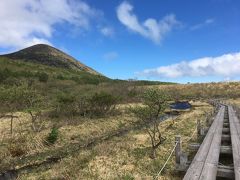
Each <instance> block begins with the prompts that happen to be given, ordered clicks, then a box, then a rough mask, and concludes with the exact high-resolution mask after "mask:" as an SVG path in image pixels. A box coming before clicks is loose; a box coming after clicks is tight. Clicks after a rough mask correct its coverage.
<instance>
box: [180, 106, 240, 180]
mask: <svg viewBox="0 0 240 180" xmlns="http://www.w3.org/2000/svg"><path fill="white" fill-rule="evenodd" d="M199 146H200V147H199V149H198V151H197V153H196V155H195V157H194V159H193V160H192V161H191V164H190V166H189V168H188V169H187V172H186V174H185V176H184V178H183V179H184V180H215V179H217V178H218V177H224V178H227V179H236V180H240V121H239V119H238V118H237V116H236V113H235V111H234V110H233V107H232V106H225V105H221V106H220V108H219V110H218V113H217V115H216V116H215V118H214V120H213V123H212V125H211V126H210V128H209V130H208V132H207V134H206V136H205V138H204V140H203V142H202V144H201V145H199ZM226 162H227V163H228V164H227V165H226V164H224V163H226Z"/></svg>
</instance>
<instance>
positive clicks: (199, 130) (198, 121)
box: [197, 119, 201, 136]
mask: <svg viewBox="0 0 240 180" xmlns="http://www.w3.org/2000/svg"><path fill="white" fill-rule="evenodd" d="M197 134H198V136H199V135H201V122H200V119H198V120H197Z"/></svg>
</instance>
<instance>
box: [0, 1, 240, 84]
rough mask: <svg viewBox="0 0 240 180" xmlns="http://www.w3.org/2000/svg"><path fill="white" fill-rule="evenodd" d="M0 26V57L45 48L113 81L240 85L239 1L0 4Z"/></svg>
mask: <svg viewBox="0 0 240 180" xmlns="http://www.w3.org/2000/svg"><path fill="white" fill-rule="evenodd" d="M56 4H57V6H56ZM0 20H1V22H2V23H1V24H0V34H1V37H0V53H1V54H3V53H6V52H12V51H15V50H18V49H21V48H24V47H27V46H30V45H33V44H37V43H47V44H50V45H52V46H55V47H57V48H60V49H61V50H63V51H65V52H67V53H68V54H70V55H72V56H73V57H75V58H76V59H78V60H80V61H81V62H83V63H85V64H86V65H88V66H90V67H92V68H94V69H96V70H97V71H99V72H101V73H103V74H105V75H106V76H108V77H111V78H120V79H129V78H137V79H150V80H160V81H173V82H211V81H224V80H240V45H239V42H240V36H239V34H240V1H239V0H201V1H193V0H183V1H179V0H167V1H163V0H151V1H149V0H141V1H139V0H128V1H122V0H101V1H100V0H85V1H84V0H51V1H47V0H22V1H19V0H12V1H9V0H1V2H0Z"/></svg>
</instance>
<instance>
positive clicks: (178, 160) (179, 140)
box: [175, 135, 181, 164]
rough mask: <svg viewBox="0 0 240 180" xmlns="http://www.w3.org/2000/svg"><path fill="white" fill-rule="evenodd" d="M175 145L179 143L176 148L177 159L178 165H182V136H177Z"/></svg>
mask: <svg viewBox="0 0 240 180" xmlns="http://www.w3.org/2000/svg"><path fill="white" fill-rule="evenodd" d="M175 143H177V145H176V148H175V158H176V164H180V154H181V136H179V135H178V136H175Z"/></svg>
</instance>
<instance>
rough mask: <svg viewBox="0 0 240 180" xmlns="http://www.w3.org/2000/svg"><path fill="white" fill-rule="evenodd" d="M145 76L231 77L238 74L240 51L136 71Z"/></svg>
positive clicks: (239, 73)
mask: <svg viewBox="0 0 240 180" xmlns="http://www.w3.org/2000/svg"><path fill="white" fill-rule="evenodd" d="M137 74H138V75H141V76H145V77H159V78H181V77H203V76H219V77H223V78H233V77H235V76H238V75H240V52H237V53H230V54H224V55H222V56H218V57H204V58H200V59H195V60H192V61H188V62H187V61H182V62H180V63H176V64H171V65H168V66H160V67H158V68H155V69H146V70H144V71H143V72H140V73H137Z"/></svg>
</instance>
